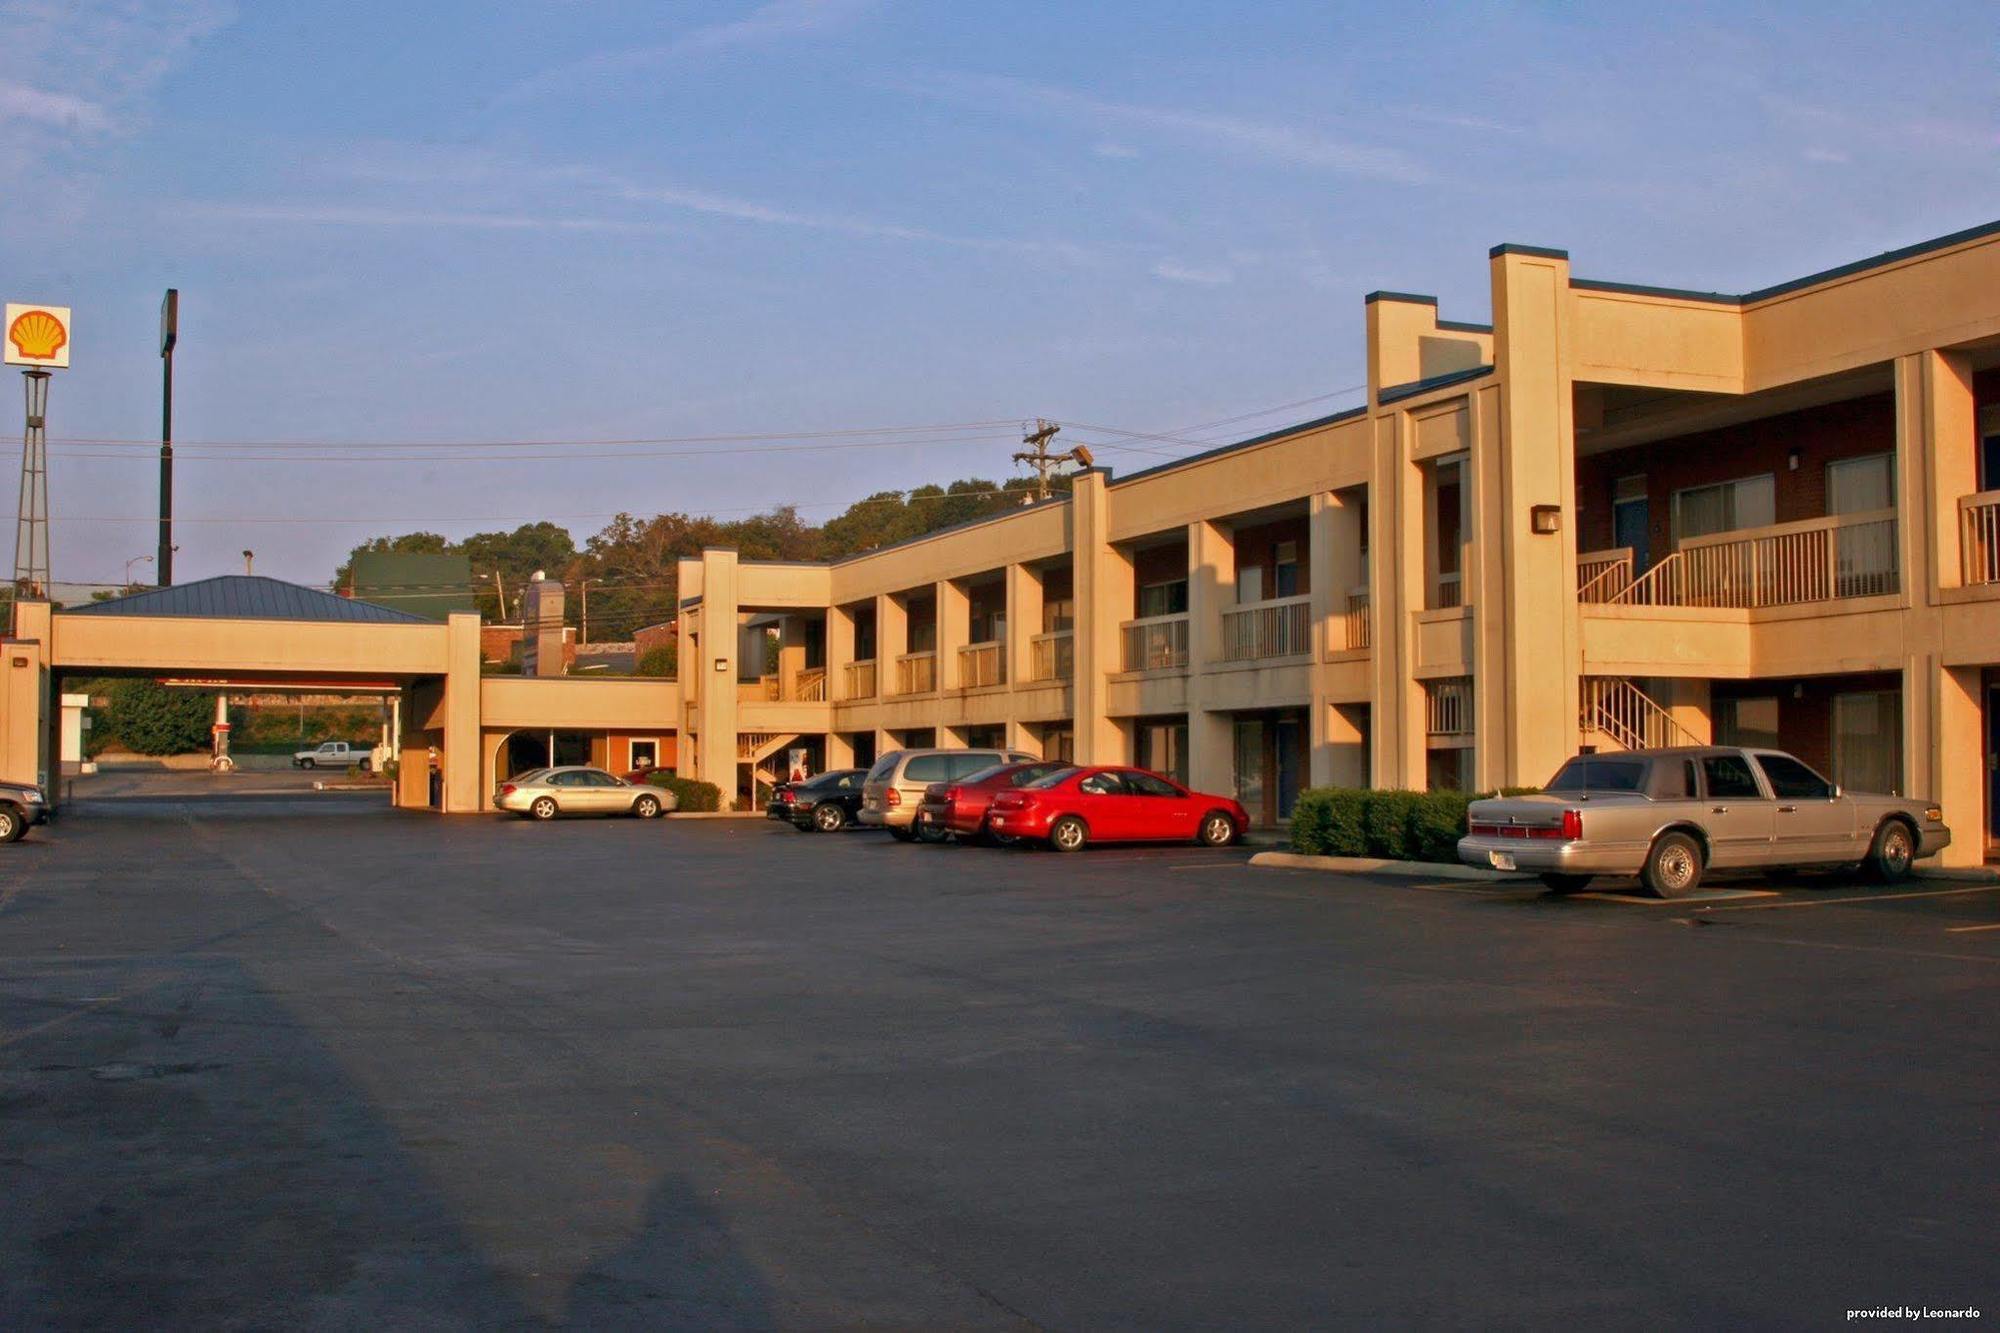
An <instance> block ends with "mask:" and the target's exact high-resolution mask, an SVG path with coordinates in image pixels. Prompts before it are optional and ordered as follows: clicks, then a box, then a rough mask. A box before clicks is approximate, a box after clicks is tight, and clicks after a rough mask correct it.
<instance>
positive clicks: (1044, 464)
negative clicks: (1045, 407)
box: [1014, 417, 1093, 500]
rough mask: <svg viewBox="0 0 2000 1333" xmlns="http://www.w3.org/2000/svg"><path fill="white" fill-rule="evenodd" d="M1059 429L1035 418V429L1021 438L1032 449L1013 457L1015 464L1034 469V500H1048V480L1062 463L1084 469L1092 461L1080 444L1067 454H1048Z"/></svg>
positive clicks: (1088, 451)
mask: <svg viewBox="0 0 2000 1333" xmlns="http://www.w3.org/2000/svg"><path fill="white" fill-rule="evenodd" d="M1061 429H1062V427H1061V426H1058V425H1057V424H1056V423H1055V422H1053V421H1046V420H1044V419H1042V418H1041V417H1036V418H1035V428H1034V429H1033V430H1031V431H1027V432H1025V433H1024V434H1023V435H1022V436H1021V443H1022V444H1026V445H1032V446H1033V448H1032V449H1031V450H1029V451H1027V452H1025V453H1018V454H1015V455H1014V461H1015V462H1016V463H1026V464H1028V465H1029V466H1030V467H1032V468H1034V469H1035V498H1036V499H1037V500H1046V499H1048V498H1049V478H1050V477H1051V476H1053V475H1054V474H1055V470H1056V468H1057V467H1058V466H1060V465H1061V464H1064V463H1080V464H1082V465H1083V466H1084V467H1089V466H1090V465H1091V463H1092V461H1093V460H1092V458H1091V455H1090V450H1089V449H1087V448H1085V447H1084V446H1083V445H1080V444H1079V445H1078V446H1077V447H1076V448H1074V449H1071V450H1070V451H1068V452H1067V453H1060V454H1052V453H1050V452H1049V441H1050V440H1052V439H1054V438H1055V437H1056V432H1057V431H1059V430H1061Z"/></svg>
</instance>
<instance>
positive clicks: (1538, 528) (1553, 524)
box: [1528, 505, 1563, 537]
mask: <svg viewBox="0 0 2000 1333" xmlns="http://www.w3.org/2000/svg"><path fill="white" fill-rule="evenodd" d="M1562 525H1563V511H1562V506H1561V505H1534V506H1532V507H1530V508H1529V510H1528V530H1529V531H1530V532H1532V533H1534V534H1535V535H1536V536H1538V537H1547V536H1549V535H1551V534H1553V533H1557V532H1561V531H1562Z"/></svg>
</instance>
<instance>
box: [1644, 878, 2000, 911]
mask: <svg viewBox="0 0 2000 1333" xmlns="http://www.w3.org/2000/svg"><path fill="white" fill-rule="evenodd" d="M1968 893H2000V884H1974V885H1972V886H1971V887H1969V888H1963V889H1928V890H1925V891H1922V892H1917V893H1858V894H1855V895H1853V896H1851V897H1846V898H1835V897H1832V896H1830V895H1829V896H1827V897H1824V898H1794V899H1791V900H1790V901H1787V902H1782V903H1745V904H1743V905H1742V906H1741V907H1718V908H1716V909H1715V910H1716V911H1718V912H1760V911H1761V912H1769V911H1774V910H1776V909H1777V908H1780V907H1839V906H1840V905H1841V904H1843V903H1882V902H1894V901H1895V900H1896V899H1899V898H1958V897H1963V896H1964V895H1965V894H1968ZM1681 901H1683V902H1685V901H1687V900H1686V899H1681Z"/></svg>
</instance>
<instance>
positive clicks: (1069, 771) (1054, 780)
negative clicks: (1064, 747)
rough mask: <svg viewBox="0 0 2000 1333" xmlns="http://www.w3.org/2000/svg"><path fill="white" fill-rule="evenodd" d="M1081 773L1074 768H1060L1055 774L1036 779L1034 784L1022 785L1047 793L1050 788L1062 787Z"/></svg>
mask: <svg viewBox="0 0 2000 1333" xmlns="http://www.w3.org/2000/svg"><path fill="white" fill-rule="evenodd" d="M1079 771H1081V770H1079V769H1076V768H1074V767H1070V768H1059V769H1057V770H1056V771H1055V772H1053V773H1049V774H1046V775H1044V776H1042V777H1039V778H1036V779H1035V780H1034V781H1033V782H1027V783H1023V784H1022V785H1023V786H1025V787H1030V788H1033V789H1034V790H1036V791H1047V790H1048V789H1049V788H1050V787H1060V786H1061V785H1062V784H1063V783H1064V782H1065V781H1066V780H1067V779H1068V778H1070V777H1071V776H1072V775H1073V774H1075V773H1077V772H1079Z"/></svg>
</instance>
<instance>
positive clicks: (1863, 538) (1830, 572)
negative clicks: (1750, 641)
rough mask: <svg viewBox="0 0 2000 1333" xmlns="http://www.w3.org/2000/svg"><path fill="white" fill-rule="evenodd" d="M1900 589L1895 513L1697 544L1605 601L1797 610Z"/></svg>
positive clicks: (1784, 526) (1816, 521)
mask: <svg viewBox="0 0 2000 1333" xmlns="http://www.w3.org/2000/svg"><path fill="white" fill-rule="evenodd" d="M1898 586H1899V572H1898V567H1897V558H1896V511H1895V510H1893V509H1883V510H1878V511H1876V512H1873V513H1867V514H1844V515H1840V516H1838V517H1833V518H1813V519H1806V520H1804V521H1802V522H1798V523H1779V524H1777V525H1775V526H1772V527H1768V528H1744V529H1741V530H1739V531H1736V532H1719V533H1716V534H1714V535H1713V536H1708V537H1693V538H1690V539H1688V540H1686V541H1683V542H1682V543H1681V548H1680V550H1678V551H1675V552H1674V553H1673V554H1672V555H1670V556H1668V557H1667V558H1666V559H1665V560H1662V561H1661V562H1660V563H1659V564H1657V565H1654V566H1653V567H1652V568H1651V569H1649V570H1647V571H1646V572H1645V573H1644V574H1642V575H1640V576H1639V577H1638V578H1636V579H1634V580H1633V581H1632V582H1631V583H1630V584H1628V585H1627V586H1626V587H1625V588H1623V589H1622V590H1620V591H1619V592H1617V593H1615V594H1613V595H1611V596H1609V597H1607V598H1605V599H1604V600H1605V601H1606V603H1608V604H1611V605H1620V606H1704V607H1743V608H1755V607H1766V606H1798V605H1802V604H1806V603H1810V602H1829V601H1835V600H1838V599H1840V598H1845V597H1879V596H1883V595H1885V594H1888V593H1893V592H1895V591H1896V590H1897V587H1898Z"/></svg>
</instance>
